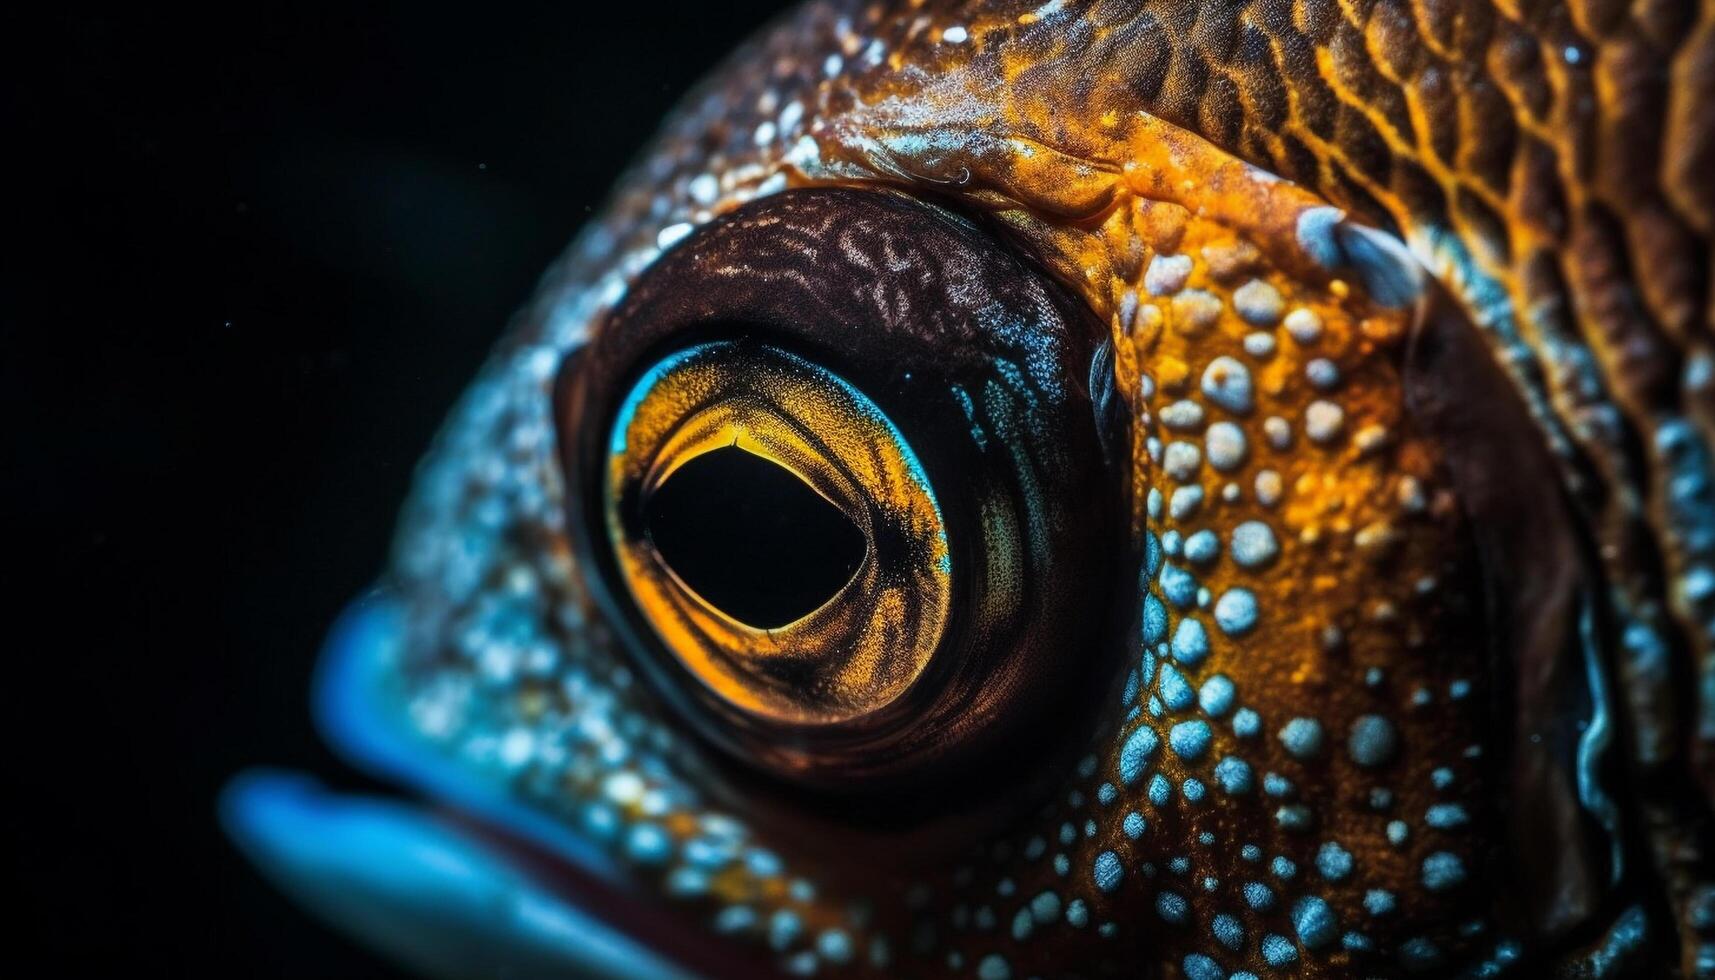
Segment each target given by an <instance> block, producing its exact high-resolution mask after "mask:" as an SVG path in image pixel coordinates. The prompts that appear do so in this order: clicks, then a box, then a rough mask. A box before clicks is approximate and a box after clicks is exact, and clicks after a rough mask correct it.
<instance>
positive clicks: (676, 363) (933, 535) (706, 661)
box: [604, 341, 952, 725]
mask: <svg viewBox="0 0 1715 980" xmlns="http://www.w3.org/2000/svg"><path fill="white" fill-rule="evenodd" d="M727 449H737V450H740V451H743V452H746V453H749V454H751V455H752V456H754V457H755V458H757V459H759V460H765V461H767V462H768V463H770V464H772V465H773V466H775V467H778V468H779V469H781V470H784V471H785V472H787V473H790V474H791V475H792V476H793V477H795V478H796V479H797V480H799V481H800V482H802V483H803V484H804V485H805V486H807V487H809V488H810V489H811V490H813V491H814V492H815V493H816V494H818V495H819V496H821V497H822V498H824V499H825V500H827V501H828V502H829V503H831V504H833V505H834V507H836V508H837V509H838V510H839V511H840V512H841V513H842V514H843V515H844V516H845V517H846V518H847V519H848V520H850V521H851V523H852V524H853V525H854V526H855V527H856V528H857V529H858V530H859V531H860V532H861V534H862V536H863V539H864V542H865V548H864V553H863V558H862V561H861V563H860V564H859V566H858V568H857V569H856V570H855V571H854V572H853V574H852V575H851V577H850V578H849V579H848V580H847V581H846V582H845V584H844V585H843V586H841V587H840V588H839V589H838V591H836V592H835V593H834V594H832V595H831V596H829V597H828V598H827V599H826V601H824V602H822V603H821V604H820V605H819V606H817V607H816V608H815V609H813V610H811V611H809V612H807V613H805V614H804V615H802V616H798V617H797V618H795V619H792V620H791V621H790V622H787V623H784V624H781V625H778V626H774V627H764V626H760V625H755V624H752V623H748V622H745V621H743V620H741V619H740V618H738V617H737V616H735V615H733V614H732V613H730V612H729V611H728V610H727V609H723V608H721V606H720V605H718V604H717V603H715V602H713V601H710V599H708V598H706V597H705V596H704V595H702V594H700V592H699V590H698V589H696V588H695V587H693V585H692V584H690V583H689V582H687V581H686V579H685V577H684V575H683V574H681V570H680V569H677V568H675V566H674V562H673V561H671V560H670V559H669V558H668V557H667V556H666V555H665V554H664V550H663V549H662V548H660V547H657V544H656V542H655V541H654V536H653V535H652V533H651V527H650V523H651V522H650V521H649V519H648V516H647V515H648V510H649V503H650V501H651V499H652V497H654V496H655V495H656V493H657V492H658V491H660V490H662V488H664V487H666V486H669V485H671V483H672V481H673V479H674V478H675V476H678V475H679V474H681V473H682V472H683V469H684V467H686V466H687V465H690V464H693V463H694V462H695V461H697V460H699V459H708V458H709V456H710V454H713V453H719V452H721V451H723V450H727ZM604 511H605V517H606V524H607V530H608V534H609V537H610V538H611V540H612V541H613V543H614V549H615V553H616V556H617V558H618V564H619V569H620V573H621V576H622V578H623V580H624V582H625V585H626V587H627V588H628V590H629V591H630V594H631V596H632V598H633V600H634V601H636V602H637V603H638V604H639V605H640V606H641V607H642V608H643V609H644V611H645V614H646V615H647V617H648V618H649V620H650V621H651V622H652V623H653V624H654V626H655V628H656V632H657V633H658V634H659V635H660V636H661V639H662V641H663V642H664V643H665V644H666V645H667V646H668V647H669V649H670V651H671V652H672V653H673V655H674V656H676V657H677V658H678V660H679V661H680V662H681V663H682V664H684V665H685V666H686V667H687V668H688V669H689V670H690V672H691V673H692V674H693V675H694V676H695V677H696V678H697V680H698V681H700V682H702V683H703V684H705V685H706V686H707V687H708V688H709V689H710V690H711V691H713V692H714V693H715V694H716V695H718V696H719V697H721V698H723V699H724V700H726V701H727V702H729V703H730V704H732V705H733V706H734V707H735V708H738V709H740V710H743V711H745V712H748V713H749V714H751V715H754V716H757V717H760V718H764V719H768V720H770V721H774V722H781V723H790V724H803V725H827V724H839V723H847V722H850V721H852V720H854V719H856V718H858V717H861V716H863V715H865V714H869V713H871V712H873V711H875V710H877V709H879V708H881V707H884V706H886V705H887V704H890V703H892V702H893V701H895V700H896V699H898V698H899V697H900V696H901V695H902V694H904V693H905V691H906V689H907V688H909V687H910V686H911V685H912V684H913V683H914V682H916V681H917V680H918V678H919V677H921V676H922V674H923V672H924V670H925V669H926V668H927V667H928V665H929V662H930V659H931V658H932V657H933V655H934V653H935V650H936V648H937V647H938V646H939V644H940V642H941V638H942V633H943V632H944V630H945V628H946V625H947V621H948V619H949V616H950V613H951V605H952V583H951V579H952V561H951V556H950V555H949V552H948V547H947V534H946V529H945V525H944V523H943V520H942V516H941V508H940V504H939V503H938V502H937V500H936V498H935V494H934V491H933V489H931V487H930V485H929V479H928V476H927V474H926V473H925V472H924V470H923V467H922V464H921V463H920V462H919V461H918V460H917V458H916V455H915V453H913V452H912V450H911V447H910V446H909V444H908V443H906V441H905V438H904V436H903V435H901V434H900V432H899V430H898V429H897V428H896V427H895V426H894V425H893V423H892V422H891V421H889V420H888V418H887V415H886V413H884V412H882V411H881V409H880V408H879V407H877V406H876V405H875V403H874V402H872V401H870V400H869V398H868V397H866V396H865V395H864V394H863V393H862V392H860V391H858V390H857V389H856V388H854V387H852V386H851V385H850V384H849V383H847V382H846V381H844V380H843V379H841V378H840V377H839V376H838V375H836V374H834V373H833V372H831V371H828V370H827V369H825V368H822V367H820V366H818V365H816V364H813V363H811V362H810V361H807V360H805V359H804V358H802V357H798V356H796V355H794V354H790V353H788V352H786V351H783V350H781V349H779V348H777V347H772V346H767V345H762V344H746V343H742V342H738V341H716V342H712V343H705V344H698V345H695V346H692V347H689V348H686V349H683V350H680V351H677V352H675V353H673V354H670V355H668V356H667V357H665V358H663V359H662V360H661V361H659V362H658V363H656V364H655V365H654V366H652V367H651V368H649V370H647V371H646V372H644V374H643V376H642V377H641V378H640V379H639V380H638V381H637V383H636V384H635V385H634V386H633V388H632V389H631V392H630V393H629V394H628V395H627V397H626V399H625V401H624V402H623V403H622V405H621V408H620V411H619V414H618V416H617V418H616V420H615V422H614V425H613V429H612V433H611V438H610V443H609V451H608V463H607V484H606V492H605V494H604ZM810 546H814V542H812V543H811V545H810ZM704 591H708V590H706V589H705V590H704ZM752 618H756V617H752Z"/></svg>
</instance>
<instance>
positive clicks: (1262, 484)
mask: <svg viewBox="0 0 1715 980" xmlns="http://www.w3.org/2000/svg"><path fill="white" fill-rule="evenodd" d="M1282 486H1283V482H1282V480H1281V479H1280V474H1279V473H1276V472H1275V471H1274V470H1263V471H1262V472H1261V473H1258V474H1257V475H1256V500H1257V503H1259V504H1262V505H1263V506H1264V507H1273V506H1274V505H1275V504H1278V503H1280V492H1281V489H1282Z"/></svg>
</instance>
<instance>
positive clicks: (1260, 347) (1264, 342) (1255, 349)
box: [1244, 330, 1274, 361]
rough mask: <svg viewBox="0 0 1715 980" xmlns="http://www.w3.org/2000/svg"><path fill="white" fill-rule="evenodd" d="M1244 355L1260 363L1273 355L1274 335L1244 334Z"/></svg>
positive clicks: (1258, 332) (1261, 333) (1260, 333)
mask: <svg viewBox="0 0 1715 980" xmlns="http://www.w3.org/2000/svg"><path fill="white" fill-rule="evenodd" d="M1244 345H1245V353H1246V354H1249V355H1250V356H1252V357H1254V358H1256V359H1257V360H1259V361H1261V360H1264V359H1266V358H1268V357H1270V356H1272V355H1273V354H1274V335H1273V334H1267V333H1263V332H1261V331H1260V330H1259V331H1257V332H1255V333H1248V334H1245V339H1244Z"/></svg>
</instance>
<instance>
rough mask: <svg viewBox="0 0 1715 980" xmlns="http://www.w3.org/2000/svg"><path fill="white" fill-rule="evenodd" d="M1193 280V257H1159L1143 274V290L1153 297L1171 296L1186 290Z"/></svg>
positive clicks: (1155, 258) (1151, 261) (1151, 262)
mask: <svg viewBox="0 0 1715 980" xmlns="http://www.w3.org/2000/svg"><path fill="white" fill-rule="evenodd" d="M1190 278H1191V256H1189V255H1157V256H1155V257H1154V258H1152V259H1150V260H1149V268H1148V269H1146V270H1145V271H1144V273H1143V288H1144V289H1146V290H1148V291H1149V295H1151V296H1171V295H1172V294H1174V293H1177V292H1178V291H1179V290H1181V289H1184V288H1185V282H1186V280H1188V279H1190Z"/></svg>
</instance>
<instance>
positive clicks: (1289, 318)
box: [1286, 306, 1322, 344]
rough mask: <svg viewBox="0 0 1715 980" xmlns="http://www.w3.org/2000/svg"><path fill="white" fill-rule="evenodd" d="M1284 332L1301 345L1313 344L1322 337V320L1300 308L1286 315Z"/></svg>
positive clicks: (1310, 311) (1313, 311)
mask: <svg viewBox="0 0 1715 980" xmlns="http://www.w3.org/2000/svg"><path fill="white" fill-rule="evenodd" d="M1286 332H1287V334H1289V335H1290V336H1291V337H1292V339H1293V340H1296V341H1298V342H1299V343H1301V344H1313V343H1315V342H1316V338H1318V337H1320V336H1322V318H1321V317H1320V316H1318V315H1317V314H1316V311H1315V310H1311V309H1306V308H1304V307H1302V306H1301V307H1299V308H1298V309H1296V310H1293V311H1292V312H1291V313H1288V314H1286Z"/></svg>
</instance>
